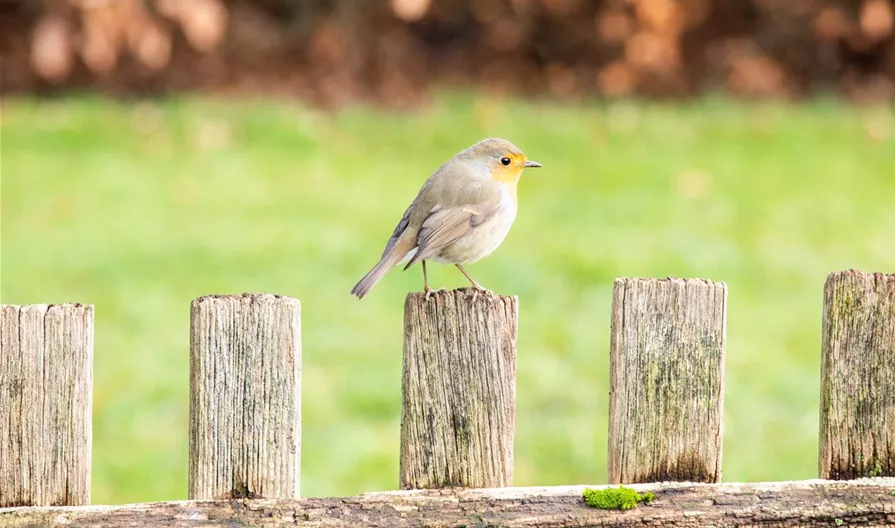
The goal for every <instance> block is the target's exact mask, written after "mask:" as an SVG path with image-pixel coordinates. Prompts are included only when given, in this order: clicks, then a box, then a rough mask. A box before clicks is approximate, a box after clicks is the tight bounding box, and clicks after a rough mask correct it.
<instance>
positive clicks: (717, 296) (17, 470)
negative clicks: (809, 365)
mask: <svg viewBox="0 0 895 528" xmlns="http://www.w3.org/2000/svg"><path fill="white" fill-rule="evenodd" d="M823 301H824V302H823V312H822V313H823V336H822V337H823V346H822V350H821V351H820V352H821V354H820V357H821V376H820V384H821V407H820V416H819V421H820V445H819V449H818V452H819V468H818V470H819V475H820V476H821V477H822V478H824V479H826V480H820V481H805V482H795V483H765V484H722V483H720V481H721V460H722V457H721V446H722V437H723V430H724V429H723V406H724V374H725V353H726V340H727V338H726V313H727V287H726V285H724V284H723V283H718V282H712V281H707V280H702V279H664V280H658V279H646V278H629V279H619V280H617V281H616V283H615V288H614V291H613V300H612V319H611V331H610V334H611V335H610V344H611V346H610V365H609V367H610V371H611V383H610V385H611V387H610V409H609V412H610V420H609V428H610V429H609V452H608V465H609V482H610V484H630V485H631V486H632V487H634V488H637V489H644V490H646V489H651V490H654V491H655V492H656V500H655V501H654V502H653V503H651V504H641V505H639V506H637V507H636V508H635V509H634V511H626V512H622V513H620V512H606V511H603V510H595V509H593V508H590V507H588V506H586V505H585V504H584V502H583V500H582V498H581V491H582V489H581V487H557V488H537V489H529V488H512V487H511V486H512V481H513V435H514V427H515V402H516V346H517V343H516V341H517V328H518V322H517V311H518V300H517V299H516V298H515V297H503V296H498V295H494V294H481V293H480V294H478V295H472V294H471V293H470V292H468V291H466V290H456V291H449V292H438V293H436V294H434V295H432V296H430V297H429V298H427V297H426V296H424V295H422V294H416V293H411V294H409V295H408V297H407V301H406V305H405V328H404V360H403V378H402V389H403V398H402V420H401V441H400V445H399V446H396V447H397V448H399V454H400V471H399V475H397V478H396V483H397V487H399V488H402V489H405V490H408V491H395V492H391V493H377V494H368V495H362V496H359V497H349V498H330V499H299V494H300V493H299V492H300V478H299V475H300V466H301V404H300V402H301V358H302V355H301V321H300V317H301V306H300V303H299V301H298V300H295V299H290V298H288V297H282V296H276V295H270V294H256V295H241V296H239V295H237V296H207V297H201V298H199V299H196V300H195V301H193V303H192V306H191V313H190V315H191V326H190V329H191V333H190V335H191V341H190V431H189V455H190V456H189V464H190V467H189V498H190V499H191V500H190V501H182V502H173V503H154V504H143V505H130V506H120V507H83V506H81V505H86V504H89V502H90V495H89V481H90V457H91V392H92V357H93V307H92V306H84V305H76V304H66V305H58V306H47V305H28V306H13V305H2V309H0V331H2V335H0V527H5V526H31V525H41V526H45V525H56V524H58V525H62V524H66V523H74V524H75V525H86V526H94V525H95V526H101V525H102V526H108V525H112V526H124V525H128V526H130V525H141V524H142V525H147V526H155V525H168V526H187V525H194V524H195V525H203V526H205V525H210V526H215V525H231V524H241V523H248V524H252V525H259V526H262V525H271V526H275V525H279V524H291V523H294V524H306V525H309V526H349V525H371V524H373V525H379V526H424V525H425V526H430V525H431V526H461V525H466V526H485V525H488V526H490V525H495V526H497V525H500V526H557V527H559V526H591V525H597V524H599V525H601V526H634V525H636V524H637V523H644V522H645V523H649V524H651V525H655V526H672V525H673V526H696V525H713V526H746V525H748V526H821V525H822V526H830V525H831V523H833V525H841V524H844V523H845V522H848V525H849V526H859V525H860V526H882V525H885V523H893V524H895V479H893V478H887V477H895V274H882V273H864V272H861V271H857V270H847V271H842V272H836V273H833V274H831V275H830V276H829V277H828V279H827V282H826V285H825V287H824V295H823ZM545 434H565V433H564V432H563V431H550V432H545ZM869 477H875V478H869ZM660 482H664V483H660ZM699 483H701V484H699ZM476 488H479V489H478V490H476ZM13 506H16V507H13ZM52 506H65V507H62V508H59V507H55V508H54V507H52ZM78 506H81V507H78ZM66 507H68V508H66Z"/></svg>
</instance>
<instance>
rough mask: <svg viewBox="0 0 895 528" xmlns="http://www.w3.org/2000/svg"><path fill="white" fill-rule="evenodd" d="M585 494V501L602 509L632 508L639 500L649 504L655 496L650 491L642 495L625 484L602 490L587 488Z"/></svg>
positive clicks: (592, 506) (593, 506)
mask: <svg viewBox="0 0 895 528" xmlns="http://www.w3.org/2000/svg"><path fill="white" fill-rule="evenodd" d="M583 496H584V502H585V503H587V505H588V506H590V507H591V508H599V509H601V510H630V509H631V508H633V507H635V506H637V503H639V502H645V503H647V504H649V503H650V502H653V499H654V498H655V495H653V493H652V492H650V491H647V492H646V493H644V494H643V495H641V494H639V493H637V492H636V491H634V490H633V489H631V488H626V487H624V486H619V487H618V488H606V489H602V490H593V489H590V488H587V489H585V490H584V493H583Z"/></svg>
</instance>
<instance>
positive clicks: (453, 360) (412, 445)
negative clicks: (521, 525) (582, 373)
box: [400, 289, 518, 489]
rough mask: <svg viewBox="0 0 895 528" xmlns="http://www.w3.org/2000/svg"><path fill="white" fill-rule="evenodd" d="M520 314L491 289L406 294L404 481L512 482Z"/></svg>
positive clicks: (419, 484)
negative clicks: (483, 291) (426, 294)
mask: <svg viewBox="0 0 895 528" xmlns="http://www.w3.org/2000/svg"><path fill="white" fill-rule="evenodd" d="M517 314H518V299H517V298H516V297H503V296H497V295H494V294H492V293H490V292H486V293H479V294H478V295H476V296H474V297H473V295H472V294H471V293H469V292H468V290H463V289H461V290H454V291H441V292H436V293H435V294H433V295H432V296H431V297H430V298H429V299H428V300H427V299H426V296H425V295H424V294H422V293H410V294H409V295H408V296H407V299H406V302H405V304H404V364H403V380H402V389H403V406H402V416H401V457H400V486H401V488H404V489H407V488H415V489H420V488H439V487H449V486H458V487H469V488H476V487H478V488H481V487H501V486H510V485H512V480H513V433H514V428H515V414H516V336H517V326H516V324H517V323H516V317H517Z"/></svg>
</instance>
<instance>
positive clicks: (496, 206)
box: [404, 198, 501, 269]
mask: <svg viewBox="0 0 895 528" xmlns="http://www.w3.org/2000/svg"><path fill="white" fill-rule="evenodd" d="M500 206H501V202H500V199H499V198H498V199H496V200H488V201H486V202H484V203H481V204H478V205H460V206H455V207H442V206H439V205H436V206H435V207H433V208H432V210H431V211H430V212H429V216H427V217H426V219H425V220H424V221H423V226H422V228H421V229H420V232H419V235H417V247H418V248H419V249H418V250H417V252H416V254H415V255H414V256H413V258H411V259H410V260H409V261H408V262H407V265H406V266H404V269H407V268H409V267H410V266H411V265H413V263H414V262H416V261H417V260H425V259H427V258H430V257H431V256H432V255H435V254H437V253H438V252H439V251H441V250H442V249H444V248H445V247H447V246H449V245H450V244H452V243H453V242H454V241H456V240H457V239H459V238H461V237H462V236H464V235H466V234H468V233H469V232H470V231H472V230H473V229H475V228H476V227H478V226H480V225H482V224H483V223H485V222H486V221H487V220H488V219H490V218H492V217H493V216H494V215H496V214H497V213H498V212H500Z"/></svg>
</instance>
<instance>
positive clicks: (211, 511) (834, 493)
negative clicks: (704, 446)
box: [0, 478, 895, 528]
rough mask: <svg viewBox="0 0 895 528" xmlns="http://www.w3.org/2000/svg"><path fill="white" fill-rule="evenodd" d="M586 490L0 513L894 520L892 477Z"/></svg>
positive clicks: (263, 521)
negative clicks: (623, 506)
mask: <svg viewBox="0 0 895 528" xmlns="http://www.w3.org/2000/svg"><path fill="white" fill-rule="evenodd" d="M586 487H588V486H558V487H538V488H487V489H468V488H467V489H447V488H446V489H433V490H407V491H390V492H378V493H365V494H362V495H358V496H354V497H345V498H308V499H300V500H291V499H282V500H269V499H234V500H224V501H176V502H156V503H145V504H129V505H123V506H74V507H66V506H63V507H32V508H6V509H0V527H2V528H10V527H17V528H18V527H24V526H42V527H46V526H87V527H92V526H110V527H116V526H149V527H153V526H170V527H192V526H203V527H210V526H239V525H250V526H287V525H288V526H314V527H332V528H342V527H349V526H351V527H353V526H389V527H396V528H401V527H418V526H451V527H457V528H459V527H461V526H466V527H469V528H472V527H484V526H501V527H532V526H538V527H545V528H549V527H552V528H565V527H584V526H601V527H635V526H643V525H649V526H653V527H657V526H658V527H662V526H675V527H687V526H715V527H733V526H738V527H740V526H762V527H768V526H773V527H790V526H803V527H810V526H824V527H829V526H885V525H890V526H891V525H892V524H893V523H895V478H873V479H857V480H851V481H831V480H807V481H794V482H768V483H745V484H741V483H724V484H693V483H681V482H666V483H658V484H634V485H631V486H630V487H631V488H634V489H635V490H637V491H639V492H643V491H652V492H653V493H654V494H655V499H654V500H653V502H652V503H651V504H641V505H639V506H637V507H635V508H634V509H631V510H627V511H615V510H600V509H595V508H591V507H589V506H587V505H586V504H585V503H584V500H583V499H582V492H583V491H584V489H585V488H586ZM589 487H591V488H593V489H604V488H607V487H614V486H589Z"/></svg>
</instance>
